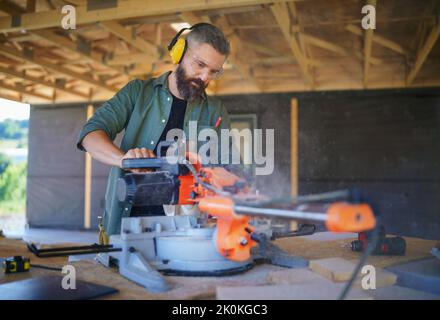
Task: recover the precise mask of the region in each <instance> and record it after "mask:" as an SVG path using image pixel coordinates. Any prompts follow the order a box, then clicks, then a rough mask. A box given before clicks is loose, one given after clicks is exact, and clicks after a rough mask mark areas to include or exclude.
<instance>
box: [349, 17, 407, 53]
mask: <svg viewBox="0 0 440 320" xmlns="http://www.w3.org/2000/svg"><path fill="white" fill-rule="evenodd" d="M346 29H347V31H350V32H351V33H353V34H355V35H357V36H359V37H362V36H363V32H362V29H361V28H359V27H358V26H355V25H354V24H349V25H347V27H346ZM373 42H374V43H376V44H378V45H380V46H382V47H384V48H387V49H390V50H392V51H394V52H397V53H400V54H403V55H404V56H408V55H409V53H408V51H407V50H406V49H405V48H403V47H402V46H401V45H400V44H398V43H397V42H394V41H392V40H389V39H388V38H385V37H382V36H380V35H378V34H377V33H375V34H374V35H373Z"/></svg>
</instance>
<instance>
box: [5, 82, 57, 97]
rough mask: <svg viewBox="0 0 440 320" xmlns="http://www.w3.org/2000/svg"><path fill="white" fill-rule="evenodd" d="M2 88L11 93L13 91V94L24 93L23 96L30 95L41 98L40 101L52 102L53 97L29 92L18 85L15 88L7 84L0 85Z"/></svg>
mask: <svg viewBox="0 0 440 320" xmlns="http://www.w3.org/2000/svg"><path fill="white" fill-rule="evenodd" d="M0 88H2V89H6V90H10V91H13V92H19V93H22V94H27V95H30V96H33V97H37V98H40V99H45V100H49V101H52V97H51V96H46V95H44V94H41V93H38V92H34V91H29V90H26V89H25V88H24V87H21V86H17V85H15V86H13V85H9V84H6V83H0Z"/></svg>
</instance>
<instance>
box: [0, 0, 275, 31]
mask: <svg viewBox="0 0 440 320" xmlns="http://www.w3.org/2000/svg"><path fill="white" fill-rule="evenodd" d="M278 1H279V0H234V1H231V0H209V1H206V0H194V1H177V0H173V1H171V0H169V1H157V0H126V1H117V2H116V6H115V7H111V8H105V9H97V10H88V8H87V5H81V6H78V7H76V24H77V25H82V24H87V23H96V22H103V21H109V20H119V19H127V18H134V17H148V16H154V15H167V14H173V13H176V12H186V11H198V10H208V9H212V10H215V9H222V8H231V7H241V6H247V5H259V4H266V3H272V2H278ZM63 18H64V15H63V14H62V12H61V10H59V9H55V10H48V11H43V12H36V13H26V14H23V15H21V17H20V21H19V23H17V21H14V20H13V18H12V17H3V18H0V32H13V31H19V30H22V29H25V30H36V29H44V28H51V27H59V26H60V21H62V19H63Z"/></svg>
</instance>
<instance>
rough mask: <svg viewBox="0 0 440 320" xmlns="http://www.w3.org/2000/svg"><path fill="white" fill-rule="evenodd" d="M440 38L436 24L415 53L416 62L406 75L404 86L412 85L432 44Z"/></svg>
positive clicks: (438, 27) (439, 31)
mask: <svg viewBox="0 0 440 320" xmlns="http://www.w3.org/2000/svg"><path fill="white" fill-rule="evenodd" d="M439 36H440V22H437V23H436V25H435V26H434V27H433V28H432V29H431V32H430V33H429V35H428V38H427V39H426V41H425V44H424V45H423V46H422V47H421V48H420V50H419V51H418V52H417V56H416V60H415V62H414V66H413V67H412V69H411V71H410V72H409V73H408V76H407V78H406V84H407V85H408V86H409V85H411V84H412V82H413V81H414V79H415V78H416V76H417V74H418V73H419V71H420V69H421V68H422V65H423V64H424V63H425V61H426V58H427V57H428V55H429V53H430V52H431V50H432V48H433V47H434V44H435V43H436V42H437V40H438V38H439Z"/></svg>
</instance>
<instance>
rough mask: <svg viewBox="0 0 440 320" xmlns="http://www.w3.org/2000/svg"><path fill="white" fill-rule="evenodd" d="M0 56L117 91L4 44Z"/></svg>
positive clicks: (0, 46) (0, 48)
mask: <svg viewBox="0 0 440 320" xmlns="http://www.w3.org/2000/svg"><path fill="white" fill-rule="evenodd" d="M0 54H2V55H5V56H7V57H9V58H11V59H16V60H20V61H26V62H29V63H33V64H36V65H39V66H41V67H43V68H46V69H48V70H52V71H53V72H56V73H61V74H64V75H66V76H69V77H72V78H76V79H79V80H82V81H84V82H86V83H89V84H91V85H93V86H96V87H100V88H103V89H105V90H108V91H111V92H116V91H118V89H117V88H115V87H112V86H108V85H106V84H105V83H103V82H101V81H99V80H95V79H93V78H91V77H89V76H87V75H84V74H81V73H77V72H74V71H72V70H69V69H67V68H64V67H62V66H59V65H57V64H53V63H50V62H47V61H46V60H43V59H41V58H38V57H34V56H32V55H25V54H24V53H23V52H21V51H18V50H15V49H12V48H9V47H7V46H5V45H4V44H0Z"/></svg>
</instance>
